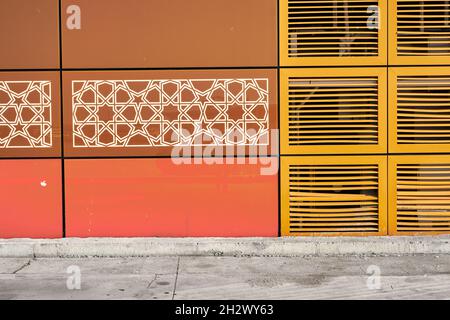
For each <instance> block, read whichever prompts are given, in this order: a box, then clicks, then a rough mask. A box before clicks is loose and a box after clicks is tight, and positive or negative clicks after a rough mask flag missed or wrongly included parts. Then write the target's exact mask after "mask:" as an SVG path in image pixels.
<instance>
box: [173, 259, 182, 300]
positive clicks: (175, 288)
mask: <svg viewBox="0 0 450 320" xmlns="http://www.w3.org/2000/svg"><path fill="white" fill-rule="evenodd" d="M180 259H181V257H178V261H177V273H176V275H175V283H174V285H173V293H172V300H174V299H175V291H176V290H177V282H178V271H179V270H180Z"/></svg>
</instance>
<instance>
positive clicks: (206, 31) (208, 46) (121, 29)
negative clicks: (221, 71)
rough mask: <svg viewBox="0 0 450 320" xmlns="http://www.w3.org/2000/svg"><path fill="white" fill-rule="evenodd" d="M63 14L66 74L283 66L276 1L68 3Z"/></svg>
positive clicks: (94, 0) (101, 0)
mask: <svg viewBox="0 0 450 320" xmlns="http://www.w3.org/2000/svg"><path fill="white" fill-rule="evenodd" d="M73 6H78V7H73ZM78 9H79V11H78ZM61 10H62V19H63V21H62V25H63V32H62V33H63V66H64V67H65V68H88V67H90V68H120V67H170V68H173V67H211V66H212V67H226V66H276V64H277V54H276V52H277V1H276V0H195V1H186V0H127V1H125V0H63V1H62V8H61ZM68 12H69V13H68ZM78 12H79V13H80V15H79V17H80V20H79V21H77V20H74V19H75V18H77V13H78ZM67 22H68V23H69V25H67ZM77 22H79V25H77ZM78 27H79V29H78Z"/></svg>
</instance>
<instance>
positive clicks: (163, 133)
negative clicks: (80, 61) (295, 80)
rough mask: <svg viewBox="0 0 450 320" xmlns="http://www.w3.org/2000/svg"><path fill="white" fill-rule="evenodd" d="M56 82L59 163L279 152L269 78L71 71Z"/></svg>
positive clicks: (248, 73)
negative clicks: (64, 159) (61, 143)
mask: <svg viewBox="0 0 450 320" xmlns="http://www.w3.org/2000/svg"><path fill="white" fill-rule="evenodd" d="M63 78H64V80H63V81H64V86H63V90H64V99H65V100H64V108H65V111H64V117H65V123H64V125H65V129H64V133H65V139H66V140H65V148H66V153H65V155H66V156H87V157H89V156H108V157H110V156H172V155H173V154H174V153H176V152H177V150H180V149H183V150H186V149H190V151H189V152H190V153H191V154H192V153H193V152H198V151H199V150H200V151H202V150H203V151H204V150H206V149H208V150H210V149H214V152H216V154H218V155H219V156H220V155H221V154H225V153H226V152H229V151H228V150H227V148H228V149H229V148H232V149H234V153H235V154H236V153H237V152H240V155H250V154H260V155H272V154H277V152H278V149H277V142H278V138H277V135H276V134H277V133H276V132H274V131H273V129H277V124H278V120H277V88H276V87H277V76H276V70H191V71H187V70H182V71H181V70H177V71H168V70H164V71H162V70H161V71H160V70H157V71H155V70H153V71H89V72H88V71H80V72H73V71H70V72H64V74H63ZM194 148H197V149H194ZM217 150H218V151H217ZM197 155H198V154H197Z"/></svg>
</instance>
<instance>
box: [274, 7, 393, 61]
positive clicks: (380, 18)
mask: <svg viewBox="0 0 450 320" xmlns="http://www.w3.org/2000/svg"><path fill="white" fill-rule="evenodd" d="M386 17H387V0H280V52H281V63H282V65H285V66H308V65H310V66H319V65H329V66H332V65H353V64H359V65H385V64H386V62H387V61H386V60H387V53H386V49H387V28H386V23H385V22H386V20H387V19H386Z"/></svg>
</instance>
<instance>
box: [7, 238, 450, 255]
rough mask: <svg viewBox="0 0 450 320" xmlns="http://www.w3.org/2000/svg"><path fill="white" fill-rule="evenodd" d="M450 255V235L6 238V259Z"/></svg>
mask: <svg viewBox="0 0 450 320" xmlns="http://www.w3.org/2000/svg"><path fill="white" fill-rule="evenodd" d="M414 254H450V236H448V235H445V236H434V237H364V238H361V237H296V238H291V237H282V238H83V239H81V238H66V239H37V240H36V239H0V257H28V258H33V257H36V258H43V257H65V258H68V257H94V256H98V257H135V256H247V255H248V256H305V255H414Z"/></svg>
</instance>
